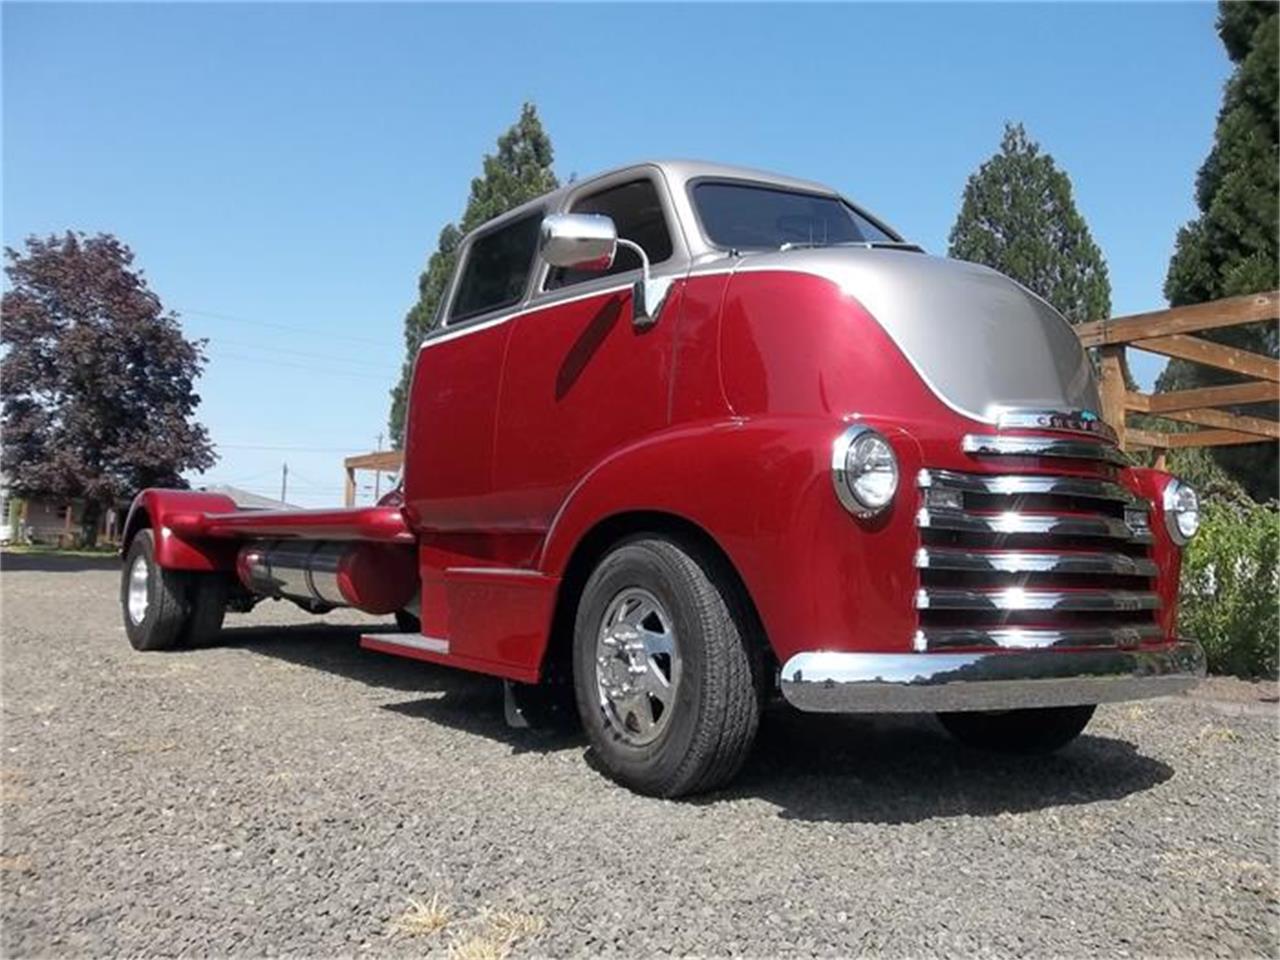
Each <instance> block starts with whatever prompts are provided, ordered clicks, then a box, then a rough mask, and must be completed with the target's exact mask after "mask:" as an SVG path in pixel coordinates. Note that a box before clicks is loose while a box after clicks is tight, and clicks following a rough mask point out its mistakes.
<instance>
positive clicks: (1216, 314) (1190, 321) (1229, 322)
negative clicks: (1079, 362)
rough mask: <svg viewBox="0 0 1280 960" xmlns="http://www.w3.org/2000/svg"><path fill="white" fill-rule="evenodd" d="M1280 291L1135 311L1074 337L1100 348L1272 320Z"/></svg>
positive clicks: (1099, 322)
mask: <svg viewBox="0 0 1280 960" xmlns="http://www.w3.org/2000/svg"><path fill="white" fill-rule="evenodd" d="M1278 307H1280V292H1277V291H1274V290H1273V291H1271V292H1269V293H1251V294H1246V295H1245V296H1243V297H1228V298H1226V299H1225V300H1211V301H1209V302H1208V303H1197V304H1193V305H1191V306H1187V307H1172V308H1170V309H1168V310H1153V311H1152V312H1150V313H1135V314H1131V315H1129V316H1126V317H1115V318H1113V319H1111V320H1095V321H1093V322H1092V323H1082V324H1079V325H1078V326H1077V327H1076V328H1075V331H1076V336H1078V337H1079V338H1080V342H1081V343H1082V344H1084V345H1085V346H1086V347H1100V346H1103V345H1104V344H1109V343H1132V342H1133V341H1135V340H1147V339H1150V338H1152V337H1166V336H1172V335H1174V334H1179V333H1197V332H1199V331H1201V330H1215V329H1217V328H1219V327H1234V326H1237V325H1239V324H1242V323H1254V322H1257V321H1259V320H1275V319H1276V317H1277V316H1280V310H1278V309H1277V308H1278Z"/></svg>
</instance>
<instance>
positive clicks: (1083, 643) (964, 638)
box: [914, 623, 1162, 653]
mask: <svg viewBox="0 0 1280 960" xmlns="http://www.w3.org/2000/svg"><path fill="white" fill-rule="evenodd" d="M1161 635H1162V634H1161V631H1160V628H1159V627H1158V626H1157V625H1156V624H1154V623H1141V624H1132V625H1125V626H1105V627H992V628H990V629H982V628H981V627H951V628H948V627H928V628H925V629H921V630H918V631H917V632H916V638H915V644H914V647H915V649H916V650H918V651H920V652H922V653H925V652H929V651H935V650H952V649H957V648H961V647H999V648H1002V649H1006V650H1040V649H1045V648H1052V647H1136V646H1139V645H1141V644H1142V643H1144V642H1147V641H1152V640H1159V639H1160V638H1161Z"/></svg>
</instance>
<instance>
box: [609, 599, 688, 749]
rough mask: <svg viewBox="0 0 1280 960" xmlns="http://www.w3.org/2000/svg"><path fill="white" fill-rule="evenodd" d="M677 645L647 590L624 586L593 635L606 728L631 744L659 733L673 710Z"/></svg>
mask: <svg viewBox="0 0 1280 960" xmlns="http://www.w3.org/2000/svg"><path fill="white" fill-rule="evenodd" d="M679 684H680V645H679V644H678V643H677V642H676V632H675V628H674V627H673V625H672V620H671V615H670V614H668V613H667V610H666V608H665V607H664V606H663V605H662V602H661V601H660V600H658V598H657V597H655V596H654V595H653V594H652V593H650V592H649V591H648V590H642V589H641V588H639V587H628V588H627V589H625V590H623V591H622V592H621V593H619V594H618V595H617V596H615V597H614V598H613V599H612V600H611V601H609V606H608V607H606V608H605V611H604V617H603V618H602V619H601V621H600V629H599V631H598V632H597V634H596V692H597V694H598V697H599V701H600V709H601V710H602V711H603V713H604V717H605V721H606V723H608V725H609V726H610V727H611V728H612V729H613V730H614V731H615V732H616V733H617V734H618V735H619V736H620V737H621V738H622V739H623V740H624V741H625V742H627V743H629V744H631V745H632V746H637V747H640V746H644V745H645V744H648V743H652V742H653V741H654V740H656V739H658V737H659V736H661V735H662V732H663V731H664V730H665V729H666V728H667V725H668V724H669V723H670V722H671V715H672V713H674V712H675V700H676V688H677V687H678V686H679Z"/></svg>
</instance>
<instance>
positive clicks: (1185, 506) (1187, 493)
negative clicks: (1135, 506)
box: [1161, 477, 1200, 547]
mask: <svg viewBox="0 0 1280 960" xmlns="http://www.w3.org/2000/svg"><path fill="white" fill-rule="evenodd" d="M1161 500H1162V503H1163V504H1164V526H1165V529H1166V530H1168V531H1169V539H1171V540H1172V541H1173V542H1174V543H1176V544H1177V545H1178V546H1180V547H1185V546H1186V545H1187V544H1188V543H1190V542H1191V538H1192V537H1194V536H1195V535H1196V533H1197V532H1198V531H1199V530H1200V497H1199V495H1198V494H1197V493H1196V491H1195V488H1194V487H1192V486H1191V484H1189V483H1185V482H1183V481H1182V480H1179V479H1178V478H1177V477H1173V478H1172V479H1170V480H1169V482H1168V483H1166V484H1165V485H1164V493H1163V495H1162V497H1161Z"/></svg>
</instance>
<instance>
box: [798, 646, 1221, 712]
mask: <svg viewBox="0 0 1280 960" xmlns="http://www.w3.org/2000/svg"><path fill="white" fill-rule="evenodd" d="M1204 672H1205V661H1204V650H1202V649H1201V647H1200V644H1198V643H1196V642H1195V641H1194V640H1181V641H1179V642H1177V643H1174V644H1172V645H1171V646H1168V647H1162V648H1160V649H1153V650H1114V649H1113V650H1083V651H1059V650H1052V651H1050V650H1043V651H1040V650H1036V651H1018V652H1016V653H1009V652H982V651H979V652H973V653H842V652H836V651H830V652H813V653H798V654H796V655H795V656H793V657H792V658H791V659H789V660H788V661H787V662H786V664H785V665H784V666H783V668H782V678H781V685H782V694H783V696H784V697H786V698H787V700H788V701H789V702H790V703H791V704H792V705H793V706H795V707H797V708H799V709H801V710H807V711H813V712H818V713H932V712H949V711H960V710H1019V709H1024V708H1027V707H1067V706H1075V705H1079V704H1087V703H1110V702H1114V701H1117V700H1141V699H1144V698H1146V697H1162V696H1165V695H1167V694H1171V693H1179V692H1181V691H1183V690H1186V689H1187V688H1188V687H1190V686H1192V685H1193V684H1194V683H1195V682H1196V681H1197V680H1199V679H1200V678H1201V677H1203V676H1204Z"/></svg>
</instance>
